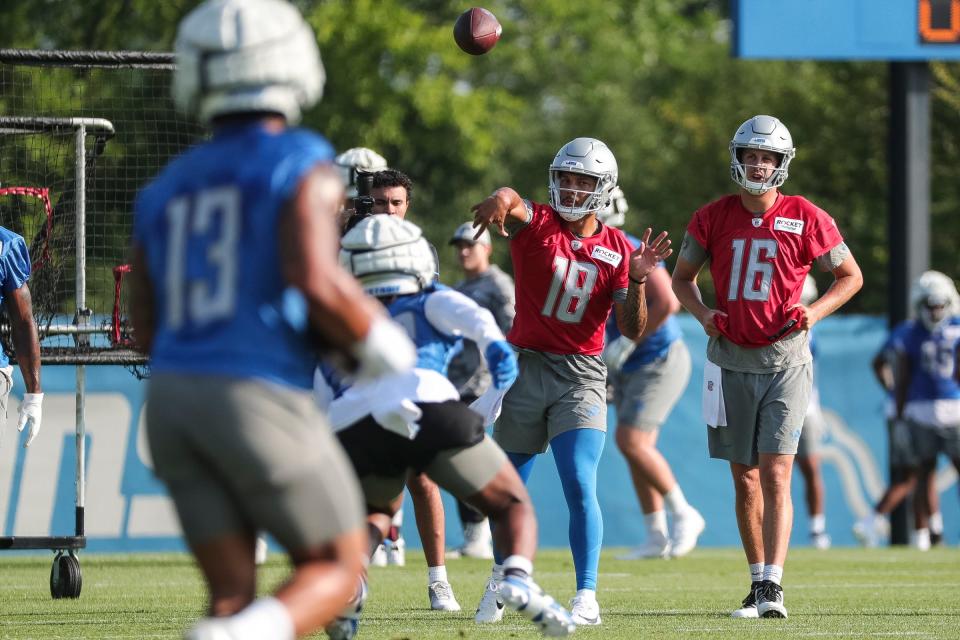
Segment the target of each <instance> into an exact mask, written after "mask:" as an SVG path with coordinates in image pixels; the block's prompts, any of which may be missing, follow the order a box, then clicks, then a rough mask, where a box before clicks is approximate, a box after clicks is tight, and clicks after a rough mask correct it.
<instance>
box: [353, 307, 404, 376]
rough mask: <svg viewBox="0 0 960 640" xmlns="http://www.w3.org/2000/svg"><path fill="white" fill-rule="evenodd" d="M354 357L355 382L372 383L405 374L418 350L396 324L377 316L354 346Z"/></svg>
mask: <svg viewBox="0 0 960 640" xmlns="http://www.w3.org/2000/svg"><path fill="white" fill-rule="evenodd" d="M352 352H353V357H355V358H356V359H357V361H358V362H359V363H360V367H359V368H358V369H357V373H356V377H355V380H356V381H361V380H372V379H374V378H379V377H380V376H383V375H387V374H390V373H404V372H406V371H409V370H410V369H412V368H413V365H415V364H416V363H417V349H416V347H414V346H413V342H411V341H410V338H409V337H408V336H407V332H406V331H404V330H403V327H401V326H400V325H399V324H397V323H396V322H394V321H393V320H388V319H387V318H384V317H378V318H377V319H375V320H374V321H373V323H372V324H371V325H370V331H368V332H367V335H366V337H365V338H364V339H363V340H361V341H360V342H357V343H356V344H354V345H353V349H352Z"/></svg>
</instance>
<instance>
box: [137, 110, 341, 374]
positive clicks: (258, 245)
mask: <svg viewBox="0 0 960 640" xmlns="http://www.w3.org/2000/svg"><path fill="white" fill-rule="evenodd" d="M333 155H334V154H333V148H332V147H331V146H330V144H329V143H328V142H327V141H326V140H325V139H324V138H322V137H321V136H319V135H317V134H315V133H312V132H310V131H306V130H303V129H286V130H283V131H281V132H270V131H268V130H266V129H265V128H264V127H263V126H262V125H260V124H248V125H242V126H235V127H227V128H224V129H222V130H219V131H218V132H217V133H216V135H215V136H214V137H213V139H212V140H210V141H209V142H207V143H205V144H202V145H200V146H197V147H195V148H193V149H191V150H189V151H187V152H186V153H184V154H183V155H182V156H180V157H178V158H177V159H175V160H174V161H173V162H171V163H170V165H169V166H167V168H166V169H164V171H163V172H162V173H161V174H160V176H159V177H157V178H156V179H155V180H154V181H153V182H152V183H150V184H149V185H148V186H147V187H145V188H144V189H143V191H142V192H141V193H140V195H139V197H138V198H137V203H136V218H135V222H134V240H135V242H136V244H138V245H139V246H140V247H142V248H143V250H144V252H145V254H146V261H147V265H148V270H149V276H150V280H151V282H152V284H153V287H154V306H155V324H156V335H155V338H154V343H153V349H152V352H151V354H150V355H151V358H150V363H151V367H152V368H153V370H154V371H168V372H169V371H183V372H190V373H210V374H222V375H227V376H232V377H243V378H247V377H253V378H261V379H265V380H269V381H272V382H278V383H281V384H285V385H292V386H296V387H301V388H309V387H310V386H311V384H312V380H313V370H314V368H315V366H316V358H315V357H314V355H313V351H312V350H311V349H310V348H309V345H308V342H307V339H306V336H305V334H304V332H303V331H302V328H303V327H302V322H300V323H299V324H300V325H301V326H300V327H299V328H295V325H296V324H298V323H296V322H294V323H292V324H291V323H290V322H287V321H286V320H285V318H284V313H283V310H282V308H281V307H282V306H283V305H282V303H281V297H282V295H283V293H284V290H285V288H286V287H287V284H286V282H285V280H284V278H283V276H282V274H281V267H280V254H279V249H280V247H279V239H278V228H279V219H280V215H281V212H282V210H283V208H284V205H285V203H286V202H287V201H289V200H290V199H291V198H292V197H293V195H294V194H295V192H296V189H297V187H298V185H299V184H300V182H301V180H302V179H303V178H304V176H305V175H306V174H307V172H309V171H310V170H311V169H312V168H314V167H315V166H316V165H317V164H318V163H321V162H330V161H332V160H333ZM301 320H302V319H301Z"/></svg>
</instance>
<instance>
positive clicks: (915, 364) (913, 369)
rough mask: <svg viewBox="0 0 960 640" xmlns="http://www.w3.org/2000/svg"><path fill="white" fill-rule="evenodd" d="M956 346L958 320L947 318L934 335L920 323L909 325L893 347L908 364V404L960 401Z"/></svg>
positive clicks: (915, 322)
mask: <svg viewBox="0 0 960 640" xmlns="http://www.w3.org/2000/svg"><path fill="white" fill-rule="evenodd" d="M958 344H960V316H953V317H951V318H947V319H946V320H944V321H943V322H942V323H941V324H940V326H938V327H937V328H936V329H934V330H933V331H930V330H929V329H927V328H926V327H925V326H924V325H923V323H922V322H918V321H916V320H910V321H908V323H907V326H906V328H905V329H904V331H902V332H900V333H899V334H898V336H897V338H896V341H895V343H894V348H895V349H897V350H898V351H899V352H901V353H903V354H904V355H905V356H906V357H907V359H908V360H909V362H910V386H909V387H908V388H907V401H908V402H912V401H923V400H957V399H960V385H958V384H957V381H956V379H955V378H954V371H955V368H956V358H957V345H958Z"/></svg>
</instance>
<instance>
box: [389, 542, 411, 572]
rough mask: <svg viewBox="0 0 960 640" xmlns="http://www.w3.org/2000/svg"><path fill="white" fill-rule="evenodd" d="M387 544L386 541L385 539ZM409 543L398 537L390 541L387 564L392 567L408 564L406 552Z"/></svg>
mask: <svg viewBox="0 0 960 640" xmlns="http://www.w3.org/2000/svg"><path fill="white" fill-rule="evenodd" d="M384 544H386V541H384ZM406 548H407V543H406V542H404V540H403V538H397V539H396V540H391V541H390V547H389V548H388V549H387V564H389V565H390V566H392V567H402V566H404V565H406V564H407V554H406Z"/></svg>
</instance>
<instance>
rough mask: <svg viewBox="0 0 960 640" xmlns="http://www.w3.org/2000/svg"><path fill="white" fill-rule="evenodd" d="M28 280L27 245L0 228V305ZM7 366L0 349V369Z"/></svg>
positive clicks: (11, 233) (28, 256) (4, 355)
mask: <svg viewBox="0 0 960 640" xmlns="http://www.w3.org/2000/svg"><path fill="white" fill-rule="evenodd" d="M29 278H30V252H29V251H28V250H27V243H26V242H24V240H23V238H22V237H21V236H19V235H17V234H16V233H14V232H13V231H10V230H9V229H5V228H4V227H0V304H3V303H4V301H5V300H6V299H7V296H8V295H10V294H11V293H13V292H14V291H16V290H17V289H19V288H20V287H22V286H23V283H25V282H26V281H27V280H28V279H29ZM9 364H10V359H9V358H8V357H7V354H6V353H4V352H3V349H0V367H6V366H7V365H9Z"/></svg>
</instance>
